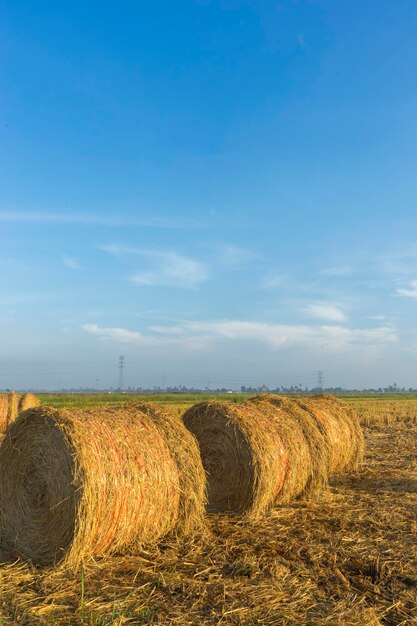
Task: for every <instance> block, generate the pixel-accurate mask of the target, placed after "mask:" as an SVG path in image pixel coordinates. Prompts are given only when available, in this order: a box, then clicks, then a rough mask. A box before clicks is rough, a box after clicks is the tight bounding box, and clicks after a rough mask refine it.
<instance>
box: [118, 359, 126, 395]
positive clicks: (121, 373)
mask: <svg viewBox="0 0 417 626" xmlns="http://www.w3.org/2000/svg"><path fill="white" fill-rule="evenodd" d="M124 376H125V357H124V356H119V386H118V389H120V391H122V390H123V386H124Z"/></svg>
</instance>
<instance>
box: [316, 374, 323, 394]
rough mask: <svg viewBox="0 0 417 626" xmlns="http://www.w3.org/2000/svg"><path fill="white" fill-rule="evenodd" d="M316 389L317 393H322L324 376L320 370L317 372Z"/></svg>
mask: <svg viewBox="0 0 417 626" xmlns="http://www.w3.org/2000/svg"><path fill="white" fill-rule="evenodd" d="M317 389H318V390H319V391H323V389H324V374H323V372H322V370H319V371H318V372H317Z"/></svg>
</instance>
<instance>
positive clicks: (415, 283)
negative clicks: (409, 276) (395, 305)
mask: <svg viewBox="0 0 417 626" xmlns="http://www.w3.org/2000/svg"><path fill="white" fill-rule="evenodd" d="M397 294H398V295H399V296H405V297H407V298H417V280H412V281H410V283H409V286H408V288H404V287H399V288H398V289H397Z"/></svg>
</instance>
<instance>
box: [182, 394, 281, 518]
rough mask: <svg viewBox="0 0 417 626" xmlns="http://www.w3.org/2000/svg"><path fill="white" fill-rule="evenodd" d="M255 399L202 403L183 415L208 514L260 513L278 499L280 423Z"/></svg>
mask: <svg viewBox="0 0 417 626" xmlns="http://www.w3.org/2000/svg"><path fill="white" fill-rule="evenodd" d="M271 413H272V412H269V411H266V410H265V407H264V406H262V407H259V406H257V404H256V403H255V402H246V403H243V404H239V405H238V404H231V403H227V402H218V401H209V402H200V403H198V404H195V405H194V406H192V407H191V408H190V409H188V410H187V411H186V412H185V413H184V415H183V420H184V424H185V425H186V427H187V428H188V429H189V430H190V431H191V432H192V434H193V435H194V436H195V437H196V439H197V442H198V445H199V448H200V453H201V458H202V461H203V465H204V469H205V470H206V474H207V492H208V504H207V511H208V512H209V513H244V514H246V515H247V516H250V517H256V516H258V515H259V514H261V513H262V512H263V511H264V510H265V509H266V508H267V507H268V506H270V505H271V504H272V503H273V502H275V501H276V500H277V499H279V496H280V493H281V491H282V487H283V484H284V480H285V476H286V472H287V467H288V450H287V449H286V448H285V445H284V441H283V438H282V433H281V429H280V427H279V424H278V422H277V421H276V420H275V419H272V415H271Z"/></svg>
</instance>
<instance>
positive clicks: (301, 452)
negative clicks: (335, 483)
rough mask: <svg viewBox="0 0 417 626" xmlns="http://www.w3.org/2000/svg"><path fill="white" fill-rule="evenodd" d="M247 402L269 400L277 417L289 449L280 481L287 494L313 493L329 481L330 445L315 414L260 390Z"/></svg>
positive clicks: (293, 496)
mask: <svg viewBox="0 0 417 626" xmlns="http://www.w3.org/2000/svg"><path fill="white" fill-rule="evenodd" d="M248 402H257V403H258V404H259V403H265V402H267V403H269V404H271V405H272V406H273V407H274V410H275V411H276V419H279V420H280V426H281V428H282V435H283V437H284V439H285V444H286V447H287V448H288V450H289V453H290V454H289V461H288V471H287V476H286V478H285V482H284V485H283V489H282V490H283V492H285V490H286V489H287V491H288V496H289V498H290V499H293V498H295V497H297V496H300V495H303V496H315V495H316V494H318V493H320V492H321V491H323V489H324V488H325V487H326V486H327V484H328V478H329V459H330V448H329V444H328V442H327V440H326V438H325V437H324V436H323V434H322V433H321V431H320V429H319V428H318V426H317V424H316V420H315V419H314V417H313V416H312V415H311V414H310V413H309V412H308V411H306V410H304V409H302V408H301V407H300V406H299V405H298V404H297V403H296V402H294V400H292V399H290V398H285V397H283V396H278V395H274V394H262V395H259V396H254V397H253V398H250V399H249V400H248ZM297 486H298V488H297Z"/></svg>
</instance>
